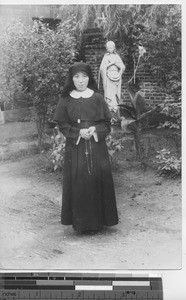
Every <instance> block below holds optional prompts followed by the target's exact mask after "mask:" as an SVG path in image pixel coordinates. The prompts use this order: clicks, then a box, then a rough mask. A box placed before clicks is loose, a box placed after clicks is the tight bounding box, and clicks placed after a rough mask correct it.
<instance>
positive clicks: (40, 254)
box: [0, 1, 182, 270]
mask: <svg viewBox="0 0 186 300" xmlns="http://www.w3.org/2000/svg"><path fill="white" fill-rule="evenodd" d="M181 49H182V5H181V4H176V2H175V3H171V2H170V3H163V2H162V3H158V4H155V3H151V2H150V1H149V3H147V2H145V1H144V4H143V3H141V2H140V4H135V3H134V4H133V3H131V4H129V3H125V2H123V4H121V3H120V4H112V3H110V4H101V3H100V4H91V3H90V4H80V3H79V4H70V2H69V4H63V3H61V4H60V3H57V4H52V3H51V4H47V3H45V4H35V3H34V4H32V3H25V4H7V5H6V4H1V2H0V53H1V55H0V245H1V246H0V269H1V270H8V269H14V270H20V269H21V270H29V269H32V270H33V269H41V270H46V269H47V270H54V269H55V270H62V269H68V270H72V269H93V270H96V269H103V270H104V269H112V270H113V269H117V270H135V269H138V270H149V269H156V270H160V269H161V270H162V269H163V270H164V269H166V270H179V269H180V268H182V193H181V192H182V175H181V169H182V136H181V130H182V129H181V123H182V121H181V114H182V56H181V55H182V51H181Z"/></svg>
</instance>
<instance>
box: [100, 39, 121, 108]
mask: <svg viewBox="0 0 186 300" xmlns="http://www.w3.org/2000/svg"><path fill="white" fill-rule="evenodd" d="M106 49H107V53H105V55H104V57H103V59H102V62H101V65H100V70H99V79H98V82H99V81H100V74H101V77H102V80H103V88H104V98H105V101H106V102H107V103H108V106H109V109H110V110H111V111H114V112H116V111H117V110H118V100H120V97H121V82H122V74H123V72H124V70H125V65H124V64H123V62H122V60H121V58H120V56H119V55H118V54H117V53H116V47H115V43H114V42H113V41H108V42H107V44H106Z"/></svg>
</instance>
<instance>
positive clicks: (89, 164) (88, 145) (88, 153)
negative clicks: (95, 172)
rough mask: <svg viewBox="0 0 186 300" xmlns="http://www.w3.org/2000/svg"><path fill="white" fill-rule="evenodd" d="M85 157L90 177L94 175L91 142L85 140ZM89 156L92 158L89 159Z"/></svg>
mask: <svg viewBox="0 0 186 300" xmlns="http://www.w3.org/2000/svg"><path fill="white" fill-rule="evenodd" d="M85 155H86V161H87V168H88V173H89V175H92V169H93V163H92V146H91V140H85ZM89 156H90V159H89Z"/></svg>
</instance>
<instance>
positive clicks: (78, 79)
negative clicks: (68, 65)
mask: <svg viewBox="0 0 186 300" xmlns="http://www.w3.org/2000/svg"><path fill="white" fill-rule="evenodd" d="M72 80H73V82H74V85H75V88H76V90H77V91H79V92H83V91H84V90H86V88H87V86H88V82H89V77H88V75H87V73H85V72H78V73H76V74H75V75H74V76H73V78H72Z"/></svg>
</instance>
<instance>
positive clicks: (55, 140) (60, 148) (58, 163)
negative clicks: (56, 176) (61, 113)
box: [50, 126, 65, 171]
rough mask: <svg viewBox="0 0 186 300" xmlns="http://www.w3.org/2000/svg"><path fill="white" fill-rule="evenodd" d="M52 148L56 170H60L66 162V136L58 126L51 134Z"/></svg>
mask: <svg viewBox="0 0 186 300" xmlns="http://www.w3.org/2000/svg"><path fill="white" fill-rule="evenodd" d="M51 140H52V149H51V151H50V159H51V161H52V164H53V167H54V171H56V170H57V169H58V170H60V169H61V168H62V166H63V162H64V151H65V137H64V135H63V134H62V133H61V132H60V131H59V128H58V126H56V127H55V128H54V130H53V135H52V136H51Z"/></svg>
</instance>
